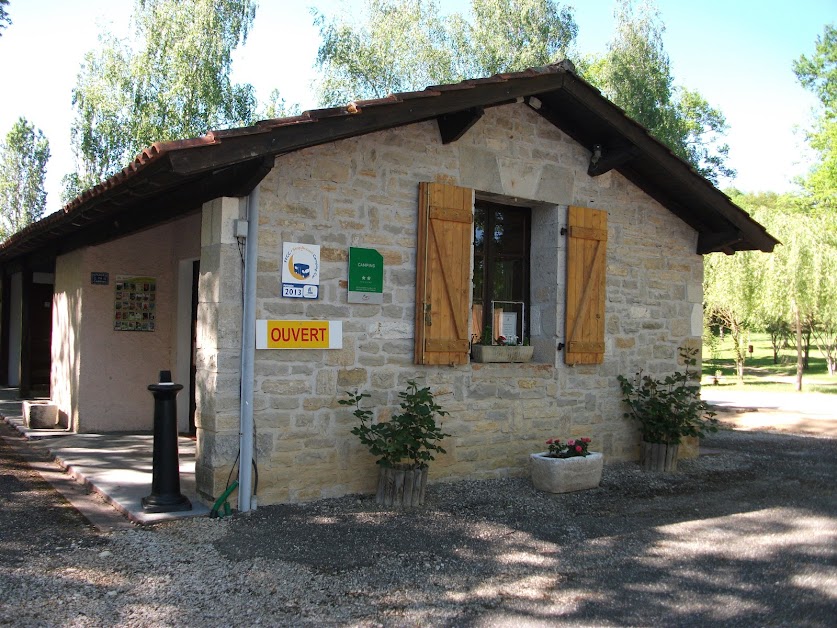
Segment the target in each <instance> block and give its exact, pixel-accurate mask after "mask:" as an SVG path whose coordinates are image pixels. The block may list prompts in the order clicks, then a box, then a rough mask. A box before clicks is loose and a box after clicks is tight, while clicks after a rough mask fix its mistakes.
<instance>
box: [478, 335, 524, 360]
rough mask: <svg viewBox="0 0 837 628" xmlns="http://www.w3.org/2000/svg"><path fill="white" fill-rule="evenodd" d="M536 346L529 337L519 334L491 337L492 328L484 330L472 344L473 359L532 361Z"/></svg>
mask: <svg viewBox="0 0 837 628" xmlns="http://www.w3.org/2000/svg"><path fill="white" fill-rule="evenodd" d="M534 353H535V348H534V347H532V346H531V345H530V344H529V340H528V339H527V338H522V339H521V338H518V337H517V336H509V337H506V336H498V337H497V338H496V339H492V337H491V328H489V327H486V328H485V329H484V330H483V333H482V338H480V341H479V342H478V343H475V344H472V345H471V359H472V360H473V361H474V362H531V361H532V356H533V355H534Z"/></svg>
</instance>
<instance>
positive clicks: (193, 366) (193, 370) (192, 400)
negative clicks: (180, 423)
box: [189, 260, 201, 436]
mask: <svg viewBox="0 0 837 628" xmlns="http://www.w3.org/2000/svg"><path fill="white" fill-rule="evenodd" d="M200 272H201V262H200V260H195V261H194V262H192V345H191V351H190V354H191V356H192V357H191V360H190V363H189V434H190V435H192V436H194V435H195V433H196V432H197V428H196V426H195V411H196V410H197V401H196V396H195V393H196V388H197V387H196V376H197V372H198V366H197V359H196V356H197V353H198V350H197V349H198V279H199V278H200Z"/></svg>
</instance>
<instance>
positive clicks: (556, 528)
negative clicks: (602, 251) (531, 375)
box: [215, 432, 837, 626]
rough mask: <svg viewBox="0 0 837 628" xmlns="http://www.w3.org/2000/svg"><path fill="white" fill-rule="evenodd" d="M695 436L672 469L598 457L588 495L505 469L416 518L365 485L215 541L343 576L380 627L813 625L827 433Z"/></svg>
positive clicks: (826, 584)
mask: <svg viewBox="0 0 837 628" xmlns="http://www.w3.org/2000/svg"><path fill="white" fill-rule="evenodd" d="M704 445H705V446H706V447H707V448H711V449H712V450H714V451H715V452H716V453H715V455H710V456H702V457H701V458H700V459H698V460H696V461H687V462H684V463H681V472H680V473H678V474H676V475H662V474H646V473H642V472H641V471H639V469H638V467H637V465H635V464H629V463H619V464H612V465H606V467H605V474H604V477H603V481H602V484H601V486H600V487H599V488H598V489H596V490H592V491H585V492H580V493H573V494H567V495H551V494H544V493H540V492H538V491H535V490H534V489H533V488H532V487H531V485H530V483H529V482H528V480H526V479H505V480H489V481H480V482H474V481H467V482H458V483H449V484H435V485H432V486H431V487H430V489H429V499H428V503H427V505H426V506H425V507H424V508H422V509H420V510H418V511H416V512H414V513H397V512H392V511H386V510H382V509H379V508H378V507H377V506H376V505H375V503H374V500H373V498H372V497H371V496H349V497H345V498H340V499H332V500H322V501H319V502H315V503H312V504H306V505H283V506H273V507H266V508H262V509H260V510H259V511H258V512H256V513H252V514H251V515H248V516H245V517H238V518H236V519H234V520H233V521H232V522H231V524H230V527H229V531H228V533H227V534H226V535H225V536H224V538H222V539H220V540H218V541H216V542H215V546H216V548H217V549H218V551H219V552H221V553H222V554H223V555H224V556H225V557H227V558H228V559H229V560H231V561H236V562H238V561H250V560H253V559H257V558H258V559H262V560H280V561H287V562H291V563H296V564H298V565H301V566H305V567H308V568H310V569H311V570H312V571H313V572H314V573H316V574H320V575H321V576H322V577H325V578H328V577H329V576H335V577H337V576H340V577H345V576H347V575H351V576H352V581H353V582H356V583H359V584H357V587H356V589H357V591H356V592H355V593H352V592H351V591H346V595H347V596H350V595H355V596H356V597H357V598H358V600H359V601H358V611H357V612H358V615H357V617H358V618H364V617H365V618H368V617H369V616H370V615H369V613H370V612H371V613H372V616H374V617H375V619H376V621H381V622H383V623H385V624H387V623H394V624H396V625H397V624H398V620H397V618H399V617H402V616H403V615H404V614H405V613H406V614H407V615H408V616H409V617H410V618H411V621H413V620H415V621H420V622H423V623H430V624H435V625H441V624H455V625H459V626H468V625H473V626H485V625H503V624H519V623H521V622H524V623H525V622H535V623H537V622H540V621H543V622H547V623H553V622H556V621H564V622H592V623H610V622H613V623H617V624H632V623H633V624H637V623H639V624H645V625H647V624H649V623H653V622H654V621H655V620H660V621H662V620H665V621H666V622H668V623H671V622H675V623H677V624H678V625H688V624H695V625H697V624H707V623H710V622H712V623H714V622H736V623H743V624H752V625H758V624H764V623H774V622H776V623H783V622H787V623H792V624H794V625H827V624H828V623H829V622H830V621H832V620H833V617H834V616H837V599H835V595H834V590H835V586H837V581H835V568H837V550H835V548H836V547H837V499H835V489H834V477H835V475H837V474H835V471H837V441H835V440H831V439H822V438H806V437H799V436H788V435H779V434H762V433H737V432H736V433H730V432H728V433H719V434H718V435H715V436H714V437H712V438H710V439H707V440H706V442H705V443H704ZM431 473H432V471H431ZM411 582H414V583H415V582H420V583H421V586H411V584H410V583H411ZM371 608H374V609H375V610H374V612H372V611H370V609H371ZM364 609H365V610H364ZM364 613H366V614H364Z"/></svg>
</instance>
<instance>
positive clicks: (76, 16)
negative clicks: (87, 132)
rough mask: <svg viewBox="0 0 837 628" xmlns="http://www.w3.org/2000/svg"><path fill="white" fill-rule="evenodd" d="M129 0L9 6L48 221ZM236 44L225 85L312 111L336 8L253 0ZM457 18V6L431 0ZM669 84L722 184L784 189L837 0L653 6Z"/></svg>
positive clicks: (6, 124) (590, 33)
mask: <svg viewBox="0 0 837 628" xmlns="http://www.w3.org/2000/svg"><path fill="white" fill-rule="evenodd" d="M133 4H134V2H133V0H72V1H71V2H68V1H67V0H10V3H9V5H8V7H7V9H8V13H9V16H10V17H11V19H12V24H11V25H10V26H8V27H7V28H6V29H5V30H4V31H2V36H0V68H2V69H0V72H1V73H2V74H0V76H2V82H0V85H2V92H0V137H5V135H6V134H7V133H8V132H9V131H10V130H11V128H12V125H13V124H14V123H15V121H16V120H17V119H18V118H19V117H20V116H24V117H26V118H27V120H29V122H30V123H32V124H34V125H35V126H36V127H37V128H39V129H41V130H42V131H43V132H44V134H45V135H46V136H47V138H48V139H49V141H50V149H51V153H52V157H51V159H50V161H49V164H48V166H47V181H46V189H47V213H50V212H53V211H57V210H58V209H60V195H61V187H62V186H61V179H62V177H63V176H64V175H65V174H67V173H69V172H71V171H73V170H74V167H73V155H72V151H71V148H70V126H71V123H72V119H73V108H72V102H71V98H72V88H73V86H74V85H75V82H76V77H77V75H78V71H79V68H80V65H81V62H82V60H83V57H84V54H85V53H86V52H87V51H89V50H91V49H94V48H96V47H97V45H98V36H99V33H100V32H102V31H103V30H110V31H111V32H114V33H116V34H121V35H128V34H129V19H130V15H131V11H132V8H133ZM259 4H260V6H259V8H258V10H257V13H256V20H255V23H254V26H253V29H252V31H251V33H250V36H249V37H248V40H247V43H246V45H245V46H244V47H243V48H241V49H239V50H237V51H236V54H235V57H234V64H233V80H234V81H236V82H249V83H252V84H253V85H254V86H255V88H256V91H257V95H258V97H259V99H260V100H261V101H265V100H267V98H268V96H269V94H270V92H271V90H273V89H274V88H278V89H279V91H280V92H281V95H282V97H283V98H285V100H286V101H287V102H288V103H289V104H290V103H298V104H299V105H300V106H301V107H302V109H303V110H304V109H310V108H314V107H316V105H317V103H316V96H315V93H314V91H313V88H312V84H313V81H314V80H315V78H316V70H315V69H314V67H313V66H314V61H315V58H316V54H317V47H318V44H319V31H318V29H317V27H315V26H314V24H313V17H312V14H311V9H310V7H316V8H317V9H319V10H320V12H321V13H323V14H325V15H326V16H328V17H331V16H334V15H339V14H340V13H341V11H342V10H343V7H346V6H354V5H347V3H346V2H345V0H301V1H297V0H292V1H286V0H260V3H259ZM563 4H566V5H569V6H572V7H574V9H575V20H576V23H577V24H578V30H579V34H578V39H577V44H576V45H577V49H578V52H579V53H580V54H582V55H585V54H602V53H604V52H605V51H606V49H607V43H608V41H609V40H610V38H611V37H612V34H613V29H614V18H613V9H614V2H613V0H569V1H568V2H564V3H563ZM439 5H440V6H441V8H442V10H443V11H444V12H452V11H459V12H464V11H466V10H467V7H468V6H469V2H467V1H466V0H439ZM657 7H658V8H659V10H660V14H661V17H662V20H663V22H664V24H665V25H666V32H665V35H664V44H665V48H666V51H667V52H668V54H669V57H670V59H671V63H672V70H673V74H674V82H675V84H677V85H682V86H684V87H687V88H689V89H693V90H697V91H699V92H700V93H701V94H702V95H703V96H704V97H705V98H706V99H707V101H708V102H709V103H710V104H711V105H712V106H714V107H716V108H718V109H720V110H721V112H722V113H723V114H724V115H725V116H726V120H727V123H728V124H729V127H730V130H729V133H728V135H727V138H726V139H727V142H728V143H729V145H730V160H729V165H730V166H731V167H732V168H734V169H735V170H736V171H737V175H736V177H735V178H734V179H732V180H723V181H721V183H720V185H721V187H722V188H725V187H728V186H734V187H736V188H738V189H740V190H742V191H745V192H758V191H774V192H785V191H789V190H792V189H794V188H795V185H794V183H793V181H794V178H795V177H797V176H799V175H801V174H804V173H805V172H806V170H807V168H809V167H810V165H811V158H812V157H811V155H810V153H809V151H808V150H807V149H806V147H805V141H804V129H805V128H808V127H810V124H811V121H812V119H813V118H812V112H813V111H814V108H815V106H816V100H815V98H814V97H813V96H812V95H811V94H809V93H808V92H806V91H805V90H803V89H802V87H801V86H800V85H799V84H798V82H797V81H796V77H795V76H794V74H793V71H792V63H793V60H795V59H797V58H799V56H800V55H802V54H806V55H810V54H811V53H813V51H814V45H815V40H816V38H817V37H818V36H820V35H822V32H823V27H824V26H825V25H826V24H831V23H835V22H837V0H796V1H794V2H789V1H788V0H699V1H698V2H685V1H684V0H657Z"/></svg>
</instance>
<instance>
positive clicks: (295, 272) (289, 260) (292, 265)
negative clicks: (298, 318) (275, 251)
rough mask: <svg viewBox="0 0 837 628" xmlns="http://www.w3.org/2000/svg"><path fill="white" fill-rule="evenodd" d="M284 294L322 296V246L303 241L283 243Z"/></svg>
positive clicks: (300, 296) (298, 296)
mask: <svg viewBox="0 0 837 628" xmlns="http://www.w3.org/2000/svg"><path fill="white" fill-rule="evenodd" d="M282 296H283V297H286V298H289V299H317V298H319V296H320V246H319V245H318V244H303V243H301V242H284V243H283V244H282Z"/></svg>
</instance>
